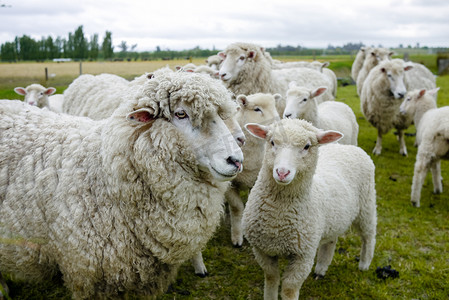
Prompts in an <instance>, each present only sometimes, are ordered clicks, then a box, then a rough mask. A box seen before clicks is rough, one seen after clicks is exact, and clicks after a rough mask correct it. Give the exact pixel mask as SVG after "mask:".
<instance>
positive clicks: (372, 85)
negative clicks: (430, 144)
mask: <svg viewBox="0 0 449 300" xmlns="http://www.w3.org/2000/svg"><path fill="white" fill-rule="evenodd" d="M411 68H412V66H411V65H409V64H407V63H405V62H404V61H403V60H402V59H392V60H386V61H383V62H381V63H380V64H379V65H377V66H376V67H374V68H373V69H372V70H371V71H370V73H369V75H368V77H367V78H366V80H365V83H364V84H363V89H362V94H361V95H360V107H361V110H362V113H363V115H364V116H365V118H366V119H367V121H368V122H370V124H371V125H373V126H374V127H376V129H377V141H376V146H375V147H374V149H373V153H374V154H376V155H379V154H380V153H381V152H382V136H383V135H384V134H386V133H387V132H388V131H390V129H392V128H393V127H394V128H396V129H397V130H398V139H399V143H400V148H399V153H400V154H402V155H404V156H406V155H407V146H406V145H405V140H404V132H403V131H404V129H406V128H407V127H408V126H409V122H410V121H409V120H406V118H404V117H403V116H401V115H400V114H399V106H400V105H401V102H402V99H403V98H404V95H405V93H406V92H407V90H406V88H405V84H404V72H406V71H408V70H410V69H411Z"/></svg>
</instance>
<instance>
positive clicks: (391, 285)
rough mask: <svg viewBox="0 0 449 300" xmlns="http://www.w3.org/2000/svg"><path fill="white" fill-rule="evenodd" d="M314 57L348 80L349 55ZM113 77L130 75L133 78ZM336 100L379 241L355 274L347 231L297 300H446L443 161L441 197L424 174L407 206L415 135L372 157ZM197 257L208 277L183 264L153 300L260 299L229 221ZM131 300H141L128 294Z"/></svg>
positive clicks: (246, 251) (448, 235) (53, 288)
mask: <svg viewBox="0 0 449 300" xmlns="http://www.w3.org/2000/svg"><path fill="white" fill-rule="evenodd" d="M317 59H318V60H322V61H325V60H328V61H331V68H332V69H334V68H335V69H334V70H335V71H336V73H337V74H339V75H338V76H339V77H342V78H343V77H345V78H347V77H348V76H349V72H350V68H351V64H352V61H351V60H350V58H349V57H346V58H341V59H340V60H338V57H337V58H325V59H324V58H322V57H317ZM411 59H412V60H413V57H411ZM415 61H418V60H415ZM425 61H429V64H430V66H429V68H430V69H431V70H433V71H434V70H435V67H434V65H432V63H431V59H430V58H427V57H426V59H424V58H422V60H421V62H425ZM426 65H427V64H426ZM2 67H3V65H1V64H0V70H1V68H2ZM149 71H151V70H149ZM0 73H1V72H0ZM128 73H132V72H128ZM119 75H122V76H128V77H129V76H134V75H139V74H119ZM67 76H68V75H67ZM57 77H58V76H57ZM57 77H56V78H57ZM18 78H21V79H20V80H22V83H21V84H22V85H26V82H25V81H23V80H24V78H26V76H25V77H21V76H18ZM55 80H57V79H55ZM69 80H71V79H70V76H68V77H67V78H66V81H60V82H59V81H58V84H55V86H56V87H57V88H58V89H60V90H61V91H62V90H63V89H65V88H66V86H67V85H68V84H69V83H70V81H69ZM72 80H73V79H72ZM17 82H19V81H14V82H7V81H6V80H5V79H2V78H1V77H0V98H9V99H14V98H17V96H16V95H15V93H14V92H12V93H11V89H12V88H14V86H15V84H16V83H17ZM53 82H56V81H53ZM437 85H438V86H439V87H440V88H441V89H440V92H439V96H438V106H445V105H449V76H443V77H438V78H437ZM337 101H342V102H345V103H347V104H348V105H349V106H350V107H352V108H353V110H354V112H355V114H356V116H357V120H358V123H359V126H360V130H359V139H358V142H359V146H360V147H361V148H362V149H364V150H365V151H366V152H367V153H368V154H370V155H371V157H372V159H373V161H374V163H375V165H376V189H377V212H378V227H377V231H378V232H377V243H376V248H375V253H374V259H373V262H372V264H371V267H370V269H369V270H368V271H367V272H361V271H359V270H358V263H357V257H358V255H359V252H360V239H359V237H358V235H357V234H356V233H355V232H354V231H352V230H350V231H349V232H347V234H346V235H344V236H342V237H341V238H340V239H339V241H338V244H337V250H336V252H335V255H334V259H333V261H332V264H331V265H330V267H329V270H328V272H327V274H326V276H325V277H324V278H323V279H321V280H314V279H313V278H312V276H310V277H309V278H308V279H307V280H306V281H305V283H304V285H303V286H302V288H301V295H300V299H448V298H449V163H448V162H446V161H443V162H442V176H443V178H444V181H443V193H442V194H439V195H434V194H433V193H432V191H433V185H432V180H431V176H430V174H428V176H427V178H426V180H425V183H424V186H423V190H422V196H421V207H420V208H415V207H413V206H412V205H411V204H410V189H411V183H412V178H413V166H414V162H415V155H416V148H415V147H413V143H414V139H415V138H414V136H410V135H409V136H407V137H406V142H407V146H408V152H409V154H408V157H403V156H401V155H400V154H399V145H398V142H397V139H396V136H395V135H394V133H393V131H391V132H390V133H388V134H387V135H385V136H384V139H383V150H382V154H381V155H380V156H373V155H372V154H371V151H372V149H373V147H374V144H375V141H376V135H377V131H376V130H375V129H374V128H373V127H372V126H371V125H370V124H369V123H368V122H367V121H366V120H365V119H364V117H363V115H362V113H361V111H360V100H359V97H358V96H357V93H356V87H355V86H354V85H347V86H341V87H339V88H338V91H337ZM407 132H408V133H414V132H415V128H414V127H413V126H412V127H411V128H409V129H408V130H407ZM355 167H356V166H355ZM203 256H204V259H205V263H206V266H207V268H208V271H209V273H210V274H209V276H208V277H206V278H199V277H197V276H195V275H194V274H193V273H194V272H193V268H192V266H191V265H190V263H189V262H186V263H184V264H183V265H182V267H181V268H180V270H179V274H178V277H177V280H176V282H175V283H174V284H173V286H172V289H171V291H169V292H167V293H166V294H164V295H162V296H159V297H157V299H161V300H162V299H164V300H165V299H262V298H263V282H264V279H263V272H262V270H261V269H260V267H259V266H258V264H257V263H256V262H255V260H254V257H253V254H252V251H251V247H250V245H249V244H248V243H247V242H246V241H245V243H244V245H243V247H242V248H234V247H233V246H232V244H231V240H230V226H229V218H228V217H227V216H226V217H225V218H224V219H223V222H222V225H221V226H220V227H219V228H218V229H217V233H216V235H215V236H214V238H213V239H211V240H210V242H209V243H208V245H207V247H206V249H205V250H204V252H203ZM285 263H286V262H285V261H283V264H284V265H285ZM386 266H391V268H393V269H395V270H397V271H398V272H399V277H398V278H387V279H380V278H378V277H377V275H376V272H375V271H376V268H377V267H386ZM7 283H8V285H9V287H10V289H11V290H12V292H11V296H12V299H70V293H69V292H68V291H67V290H66V289H65V288H64V287H63V283H62V279H61V278H60V277H58V278H54V279H53V280H49V279H44V281H43V282H42V283H35V282H32V283H29V282H22V281H19V280H14V279H12V278H11V277H9V276H7ZM129 299H140V298H137V297H133V296H129Z"/></svg>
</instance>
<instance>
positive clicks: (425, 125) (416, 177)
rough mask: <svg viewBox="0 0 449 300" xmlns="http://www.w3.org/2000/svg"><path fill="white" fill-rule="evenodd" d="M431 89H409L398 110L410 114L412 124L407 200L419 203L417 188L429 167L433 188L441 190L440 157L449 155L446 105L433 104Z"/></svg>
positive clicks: (435, 191)
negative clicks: (412, 156) (412, 165)
mask: <svg viewBox="0 0 449 300" xmlns="http://www.w3.org/2000/svg"><path fill="white" fill-rule="evenodd" d="M438 90H439V88H437V89H433V90H429V91H427V90H425V89H422V90H413V91H410V92H408V93H407V95H406V96H405V99H404V101H403V102H402V104H401V107H400V111H401V113H402V114H404V115H409V116H412V117H413V120H414V123H415V126H416V141H417V145H418V152H417V154H416V162H415V170H414V174H413V183H412V192H411V202H412V204H413V205H414V206H416V207H419V206H420V198H421V189H422V186H423V183H424V179H425V178H426V176H427V173H428V172H429V170H431V172H432V179H433V192H434V193H442V192H443V185H442V182H441V181H442V177H441V159H447V158H448V156H449V143H448V141H449V106H445V107H440V108H437V106H436V103H435V98H434V97H435V95H436V93H437V92H438Z"/></svg>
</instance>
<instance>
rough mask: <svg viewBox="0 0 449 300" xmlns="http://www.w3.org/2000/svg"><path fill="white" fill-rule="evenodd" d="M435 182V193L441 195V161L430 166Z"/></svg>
mask: <svg viewBox="0 0 449 300" xmlns="http://www.w3.org/2000/svg"><path fill="white" fill-rule="evenodd" d="M430 170H431V172H432V180H433V192H434V193H435V194H441V193H442V192H443V184H442V182H441V181H442V178H441V160H437V161H434V162H433V163H432V165H431V166H430Z"/></svg>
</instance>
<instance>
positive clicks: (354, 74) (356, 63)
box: [351, 47, 370, 82]
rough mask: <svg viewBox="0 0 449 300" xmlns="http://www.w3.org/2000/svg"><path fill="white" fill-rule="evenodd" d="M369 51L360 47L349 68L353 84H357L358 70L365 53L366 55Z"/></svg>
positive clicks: (360, 67) (367, 48)
mask: <svg viewBox="0 0 449 300" xmlns="http://www.w3.org/2000/svg"><path fill="white" fill-rule="evenodd" d="M369 50H370V48H369V47H361V48H360V49H359V51H358V52H357V55H356V56H355V59H354V62H353V63H352V66H351V77H352V80H354V82H357V76H359V72H360V69H362V66H363V62H364V61H365V57H366V53H368V52H369Z"/></svg>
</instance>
